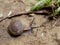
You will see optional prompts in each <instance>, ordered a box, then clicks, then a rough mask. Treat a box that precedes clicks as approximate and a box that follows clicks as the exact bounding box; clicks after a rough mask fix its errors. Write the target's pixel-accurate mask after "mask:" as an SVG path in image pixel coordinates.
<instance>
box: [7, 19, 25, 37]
mask: <svg viewBox="0 0 60 45" xmlns="http://www.w3.org/2000/svg"><path fill="white" fill-rule="evenodd" d="M8 31H9V32H10V34H11V35H13V36H19V35H20V34H21V33H23V31H24V26H23V24H22V23H21V22H20V20H14V21H11V23H10V25H9V26H8Z"/></svg>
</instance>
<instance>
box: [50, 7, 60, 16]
mask: <svg viewBox="0 0 60 45" xmlns="http://www.w3.org/2000/svg"><path fill="white" fill-rule="evenodd" d="M59 13H60V7H59V8H57V9H56V10H55V12H54V13H53V14H51V15H50V16H55V15H57V14H59Z"/></svg>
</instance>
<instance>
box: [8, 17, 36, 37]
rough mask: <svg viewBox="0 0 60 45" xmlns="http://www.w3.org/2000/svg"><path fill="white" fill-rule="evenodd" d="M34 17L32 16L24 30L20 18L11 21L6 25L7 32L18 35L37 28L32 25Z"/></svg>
mask: <svg viewBox="0 0 60 45" xmlns="http://www.w3.org/2000/svg"><path fill="white" fill-rule="evenodd" d="M34 19H35V18H33V20H32V22H31V24H30V26H29V29H26V30H25V28H24V25H23V23H22V22H21V21H20V20H13V21H11V23H10V25H9V26H8V32H9V34H10V35H11V36H14V37H17V36H20V35H21V34H22V33H23V32H26V31H30V30H32V29H33V28H37V27H32V23H33V21H34Z"/></svg>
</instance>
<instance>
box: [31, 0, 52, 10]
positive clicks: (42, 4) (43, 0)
mask: <svg viewBox="0 0 60 45" xmlns="http://www.w3.org/2000/svg"><path fill="white" fill-rule="evenodd" d="M50 4H51V0H40V1H38V2H37V3H36V4H35V5H34V6H33V7H32V8H31V9H30V11H35V10H39V9H41V8H44V7H46V6H48V5H50Z"/></svg>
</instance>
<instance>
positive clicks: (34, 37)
mask: <svg viewBox="0 0 60 45" xmlns="http://www.w3.org/2000/svg"><path fill="white" fill-rule="evenodd" d="M22 1H23V2H22ZM22 1H21V0H0V14H2V15H3V16H4V17H6V16H7V15H8V13H9V11H12V12H13V14H18V13H20V12H22V11H27V10H29V9H30V7H31V6H33V4H35V3H36V2H37V0H22ZM31 15H32V16H33V17H34V18H35V20H34V22H33V25H32V26H41V25H42V24H43V26H41V27H39V28H35V29H33V30H32V32H31V31H28V32H26V33H23V34H22V35H21V36H19V37H17V38H14V37H11V36H10V35H9V33H8V32H7V27H8V26H9V24H10V22H11V21H12V20H21V21H22V22H23V23H24V25H25V26H26V29H28V28H29V24H30V22H31V21H32V18H33V17H28V16H26V15H23V16H19V17H15V18H12V19H6V20H4V21H2V22H0V45H60V33H59V32H60V26H59V23H58V22H59V21H58V22H57V20H53V21H51V22H47V20H48V19H47V17H44V16H42V15H35V14H31ZM45 22H46V23H45ZM56 22H57V24H56V25H57V26H56V25H54V24H55V23H56ZM56 39H57V40H56Z"/></svg>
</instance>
